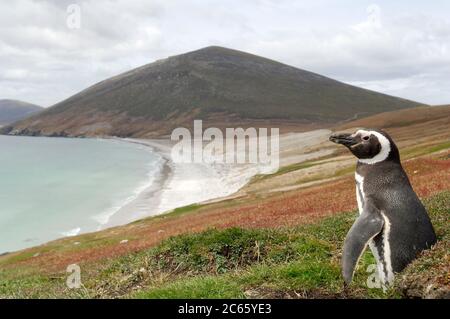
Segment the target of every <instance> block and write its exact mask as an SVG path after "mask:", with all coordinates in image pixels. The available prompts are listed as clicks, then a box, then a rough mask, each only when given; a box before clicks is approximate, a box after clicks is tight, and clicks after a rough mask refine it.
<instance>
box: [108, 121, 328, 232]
mask: <svg viewBox="0 0 450 319" xmlns="http://www.w3.org/2000/svg"><path fill="white" fill-rule="evenodd" d="M329 132H330V131H329V130H326V129H321V130H314V131H309V132H303V133H289V134H283V135H280V154H279V155H280V165H281V166H285V165H289V164H291V163H298V162H302V161H306V160H310V159H313V158H317V157H319V156H323V155H326V154H327V153H328V152H331V150H327V149H326V148H323V147H322V146H323V145H322V144H323V143H324V142H326V141H327V140H328V136H329ZM121 140H122V141H125V142H128V143H137V144H141V145H145V146H147V147H150V148H151V149H152V150H153V151H154V152H157V153H158V154H159V155H160V156H161V159H162V161H161V165H162V168H161V170H160V172H159V174H158V175H157V176H152V177H151V178H152V182H151V185H150V186H149V187H147V188H145V189H143V190H141V191H140V192H139V193H138V194H135V195H134V196H133V197H131V200H129V201H128V202H127V203H125V204H124V205H123V206H122V207H121V208H120V209H118V210H117V211H116V212H115V213H114V214H113V215H112V216H110V217H109V219H108V220H107V221H106V222H105V223H104V224H103V225H102V226H101V228H100V229H105V228H109V227H113V226H118V225H123V224H126V223H129V222H132V221H135V220H138V219H141V218H145V217H150V216H155V215H159V214H162V213H165V212H169V211H171V210H173V209H175V208H178V207H182V206H186V205H191V204H195V203H202V202H208V201H216V200H220V199H223V198H226V197H229V196H231V195H233V194H235V193H236V192H238V191H239V190H240V189H241V188H242V187H243V186H245V185H246V184H247V183H248V182H249V181H250V179H251V178H252V177H253V176H254V175H257V174H267V173H273V172H274V171H273V169H271V168H268V167H267V165H261V164H250V163H247V164H225V163H175V162H174V161H172V158H171V149H172V146H173V144H174V143H173V142H172V141H170V140H169V139H165V140H163V139H158V140H157V139H121ZM275 171H276V169H275Z"/></svg>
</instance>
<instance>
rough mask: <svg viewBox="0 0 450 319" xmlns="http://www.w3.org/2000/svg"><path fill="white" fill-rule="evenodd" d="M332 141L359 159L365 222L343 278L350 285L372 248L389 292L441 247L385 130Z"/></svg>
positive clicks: (347, 245) (349, 250) (349, 248)
mask: <svg viewBox="0 0 450 319" xmlns="http://www.w3.org/2000/svg"><path fill="white" fill-rule="evenodd" d="M330 141H332V142H334V143H338V144H342V145H344V146H346V147H347V148H348V149H349V150H350V151H351V152H352V153H353V155H355V156H356V157H357V158H358V162H357V166H356V172H355V180H356V198H357V202H358V209H359V217H358V218H357V219H356V221H355V223H354V224H353V226H352V227H351V229H350V231H349V232H348V234H347V236H346V238H345V242H344V249H343V255H342V274H343V276H344V281H345V283H346V284H349V283H350V282H351V280H352V278H353V273H354V269H355V267H356V264H357V263H358V260H359V258H360V257H361V255H362V253H363V252H364V250H365V248H366V246H367V244H368V245H369V246H370V249H371V250H372V253H373V255H374V256H375V259H376V260H377V270H378V275H379V279H380V281H381V284H382V285H383V288H386V287H387V286H389V285H390V284H391V283H392V282H393V280H394V274H395V273H398V272H400V271H402V270H403V269H404V268H405V267H406V266H407V265H408V264H409V263H410V262H411V261H412V260H413V259H414V258H415V257H416V256H417V255H418V254H419V253H420V252H421V251H422V250H424V249H428V248H430V247H431V245H433V244H434V243H435V242H436V235H435V232H434V229H433V226H432V224H431V221H430V218H429V217H428V214H427V212H426V210H425V208H424V207H423V205H422V203H421V202H420V200H419V198H418V197H417V195H416V193H415V192H414V190H413V188H412V187H411V184H410V182H409V179H408V176H407V175H406V173H405V171H404V170H403V168H402V165H401V163H400V154H399V151H398V148H397V146H396V145H395V143H394V142H393V140H392V139H391V137H390V136H389V135H388V134H387V133H385V132H383V131H381V130H363V129H361V130H358V131H356V132H355V133H353V134H333V135H331V136H330Z"/></svg>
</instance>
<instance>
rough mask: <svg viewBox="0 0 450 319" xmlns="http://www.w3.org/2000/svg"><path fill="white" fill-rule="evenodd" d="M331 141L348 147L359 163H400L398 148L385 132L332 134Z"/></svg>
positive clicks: (364, 131) (366, 131)
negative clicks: (390, 161) (387, 161)
mask: <svg viewBox="0 0 450 319" xmlns="http://www.w3.org/2000/svg"><path fill="white" fill-rule="evenodd" d="M330 141H332V142H334V143H337V144H342V145H344V146H346V147H347V148H348V149H349V150H350V152H352V153H353V155H355V156H356V157H357V158H358V160H359V162H361V163H365V164H375V163H378V162H382V161H386V160H393V161H400V156H399V152H398V149H397V146H396V145H395V143H394V141H393V140H392V139H391V137H390V136H389V135H388V134H387V133H386V132H384V131H381V130H373V129H370V130H369V129H360V130H357V131H356V132H355V133H353V134H351V133H340V134H332V135H331V136H330Z"/></svg>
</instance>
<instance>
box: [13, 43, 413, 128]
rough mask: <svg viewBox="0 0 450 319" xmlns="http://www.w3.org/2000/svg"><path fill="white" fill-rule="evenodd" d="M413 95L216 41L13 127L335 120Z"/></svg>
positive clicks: (398, 104)
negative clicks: (401, 94) (381, 90)
mask: <svg viewBox="0 0 450 319" xmlns="http://www.w3.org/2000/svg"><path fill="white" fill-rule="evenodd" d="M418 105H419V104H418V103H415V102H412V101H408V100H404V99H399V98H395V97H392V96H388V95H384V94H380V93H376V92H372V91H368V90H365V89H361V88H357V87H354V86H350V85H347V84H344V83H341V82H338V81H335V80H332V79H330V78H327V77H324V76H321V75H318V74H314V73H311V72H308V71H304V70H300V69H297V68H294V67H291V66H288V65H285V64H282V63H279V62H276V61H273V60H269V59H265V58H262V57H259V56H255V55H252V54H248V53H244V52H240V51H235V50H230V49H226V48H221V47H207V48H204V49H201V50H197V51H193V52H189V53H186V54H182V55H178V56H173V57H169V58H167V59H163V60H159V61H156V62H154V63H151V64H148V65H144V66H142V67H140V68H137V69H134V70H132V71H129V72H126V73H123V74H121V75H118V76H116V77H113V78H110V79H107V80H105V81H102V82H100V83H98V84H95V85H93V86H91V87H89V88H87V89H86V90H84V91H82V92H80V93H78V94H76V95H74V96H72V97H70V98H68V99H67V100H65V101H62V102H60V103H58V104H56V105H54V106H53V107H51V108H49V109H48V110H46V111H45V112H43V113H42V114H39V115H38V116H35V117H33V118H31V119H27V120H25V121H23V122H19V123H17V124H16V125H14V127H13V128H12V131H13V132H15V133H16V134H28V135H30V134H31V135H103V134H104V135H118V136H139V137H144V136H155V135H162V134H167V133H170V131H171V130H172V129H173V128H174V127H178V126H180V125H183V126H185V125H187V124H190V123H192V120H193V119H194V118H195V119H203V120H206V121H210V122H214V123H219V124H216V126H220V123H226V122H231V123H233V124H236V123H240V122H247V123H252V122H254V121H258V120H267V119H270V120H279V121H291V122H292V121H293V122H298V123H312V122H314V123H336V122H339V121H343V120H347V119H350V118H353V117H355V116H363V115H364V116H367V115H371V114H376V113H380V112H385V111H392V110H397V109H402V108H407V107H413V106H418Z"/></svg>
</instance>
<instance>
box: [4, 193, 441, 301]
mask: <svg viewBox="0 0 450 319" xmlns="http://www.w3.org/2000/svg"><path fill="white" fill-rule="evenodd" d="M425 204H426V207H427V209H428V211H429V213H430V215H431V218H432V221H433V224H434V226H435V228H436V231H437V235H438V238H439V242H438V244H437V245H436V246H435V247H434V248H433V249H432V250H431V251H427V252H425V253H424V254H422V256H421V257H420V258H419V259H417V260H416V261H415V262H414V263H413V264H412V265H411V266H410V267H408V268H407V270H406V271H405V275H403V276H398V277H397V281H396V283H395V286H394V287H393V288H392V289H390V290H388V291H386V292H384V291H383V290H382V289H379V288H368V286H367V281H368V276H369V275H370V273H367V269H368V267H369V266H370V265H371V264H374V263H375V261H374V258H373V256H372V255H371V253H370V252H368V251H367V252H366V253H365V254H364V255H363V257H362V258H361V261H360V263H359V269H358V270H357V272H356V274H355V278H354V282H353V284H352V285H351V286H350V287H349V288H344V287H343V281H342V278H341V276H340V265H339V260H340V255H341V247H342V242H343V239H344V237H345V234H346V232H347V231H348V229H349V228H350V226H351V224H352V223H353V221H354V219H355V218H356V213H355V212H350V213H343V214H338V215H336V216H333V217H328V218H325V219H323V220H321V221H320V222H316V223H313V224H309V225H303V226H297V227H287V228H276V229H243V228H229V229H225V230H217V229H210V230H207V231H204V232H201V233H198V234H186V235H179V236H175V237H171V238H169V239H167V240H165V241H163V242H162V243H160V244H159V245H157V246H156V247H154V248H151V249H148V250H143V251H140V252H137V253H130V254H127V255H124V256H122V257H119V258H111V259H107V260H105V261H103V263H102V265H98V264H96V265H95V264H89V263H87V264H83V265H82V267H81V269H82V282H83V287H82V288H81V289H74V290H70V289H68V288H66V287H65V278H66V276H67V274H65V273H64V272H59V273H34V274H32V273H28V274H27V271H26V270H24V269H19V270H18V269H17V268H14V269H11V268H9V269H8V268H6V269H3V270H1V271H0V274H1V277H0V278H1V279H0V296H1V297H16V298H17V297H21V298H23V297H25V298H29V297H40V298H42V297H45V298H48V297H50V298H54V297H63V298H64V297H71V298H86V297H89V298H111V297H113V298H117V297H134V298H355V297H358V298H400V297H438V298H442V297H445V296H447V297H448V296H449V294H450V290H449V289H448V287H449V278H448V274H449V273H448V271H449V268H448V267H449V263H448V257H449V255H448V251H449V248H450V237H449V235H450V228H449V225H450V223H448V216H449V213H450V193H449V192H448V191H447V192H443V193H440V194H437V195H434V196H432V197H431V198H430V199H428V200H427V201H426V203H425ZM24 271H25V274H24ZM430 285H431V287H432V288H431V289H430V288H428V287H430ZM446 287H447V288H446Z"/></svg>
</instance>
